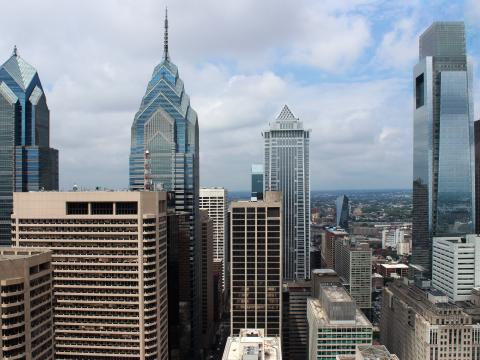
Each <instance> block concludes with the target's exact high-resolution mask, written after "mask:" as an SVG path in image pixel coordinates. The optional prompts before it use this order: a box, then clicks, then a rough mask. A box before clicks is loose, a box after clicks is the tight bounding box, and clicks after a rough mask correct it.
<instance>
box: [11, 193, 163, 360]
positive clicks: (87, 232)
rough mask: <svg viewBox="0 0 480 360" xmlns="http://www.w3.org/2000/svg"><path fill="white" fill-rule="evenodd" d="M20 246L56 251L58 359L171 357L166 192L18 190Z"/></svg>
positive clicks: (16, 237) (15, 232)
mask: <svg viewBox="0 0 480 360" xmlns="http://www.w3.org/2000/svg"><path fill="white" fill-rule="evenodd" d="M13 200H14V202H13V214H12V238H13V242H14V244H15V245H16V246H23V247H39V246H40V247H44V248H49V249H50V250H51V251H52V265H53V281H54V284H55V286H54V298H55V303H54V333H55V339H54V343H55V358H56V359H76V360H82V359H105V358H107V357H110V358H116V359H150V360H154V359H155V360H156V359H167V358H168V305H167V225H166V208H167V206H166V194H165V193H164V192H137V191H135V192H102V191H96V192H30V193H14V195H13Z"/></svg>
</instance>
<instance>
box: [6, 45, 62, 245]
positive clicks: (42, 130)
mask: <svg viewBox="0 0 480 360" xmlns="http://www.w3.org/2000/svg"><path fill="white" fill-rule="evenodd" d="M42 189H43V190H58V150H56V149H52V148H51V147H50V110H49V109H48V106H47V99H46V97H45V93H44V91H43V87H42V83H41V82H40V78H39V76H38V73H37V70H36V69H35V68H34V67H33V66H32V65H30V64H28V63H27V62H26V61H25V60H24V59H23V58H22V57H20V56H19V54H18V52H17V48H16V47H15V48H14V50H13V54H12V56H11V57H10V58H9V59H8V60H7V61H6V62H5V63H4V64H3V65H2V66H0V245H9V244H10V243H11V230H10V223H11V220H10V215H11V213H12V208H13V200H12V199H13V195H12V194H13V192H14V191H18V192H20V191H39V190H42Z"/></svg>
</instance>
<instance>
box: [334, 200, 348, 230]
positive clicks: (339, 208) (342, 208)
mask: <svg viewBox="0 0 480 360" xmlns="http://www.w3.org/2000/svg"><path fill="white" fill-rule="evenodd" d="M349 213H350V209H349V199H348V197H347V196H346V195H340V196H339V197H337V200H335V218H336V225H337V226H339V227H341V228H343V229H345V230H348V217H349Z"/></svg>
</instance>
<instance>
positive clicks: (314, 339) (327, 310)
mask: <svg viewBox="0 0 480 360" xmlns="http://www.w3.org/2000/svg"><path fill="white" fill-rule="evenodd" d="M307 318H308V329H309V330H308V336H309V339H308V344H309V345H308V346H309V350H308V359H310V360H317V359H335V358H336V356H337V355H354V354H355V350H356V346H357V345H366V344H371V343H372V324H371V323H370V321H368V319H367V318H366V317H365V315H363V314H362V312H361V311H360V310H359V309H357V307H356V306H355V301H354V300H353V299H352V298H351V297H350V295H348V293H347V292H346V290H345V289H344V288H343V287H337V286H322V287H321V289H320V299H314V298H309V299H308V302H307Z"/></svg>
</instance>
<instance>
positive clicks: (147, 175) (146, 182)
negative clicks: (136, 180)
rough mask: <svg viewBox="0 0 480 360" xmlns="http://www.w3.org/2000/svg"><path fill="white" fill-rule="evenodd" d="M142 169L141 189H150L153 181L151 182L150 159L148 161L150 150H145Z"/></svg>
mask: <svg viewBox="0 0 480 360" xmlns="http://www.w3.org/2000/svg"><path fill="white" fill-rule="evenodd" d="M143 166H144V171H143V176H144V178H143V189H144V190H145V191H152V190H153V182H152V169H151V161H150V151H148V150H145V159H144V162H143Z"/></svg>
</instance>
